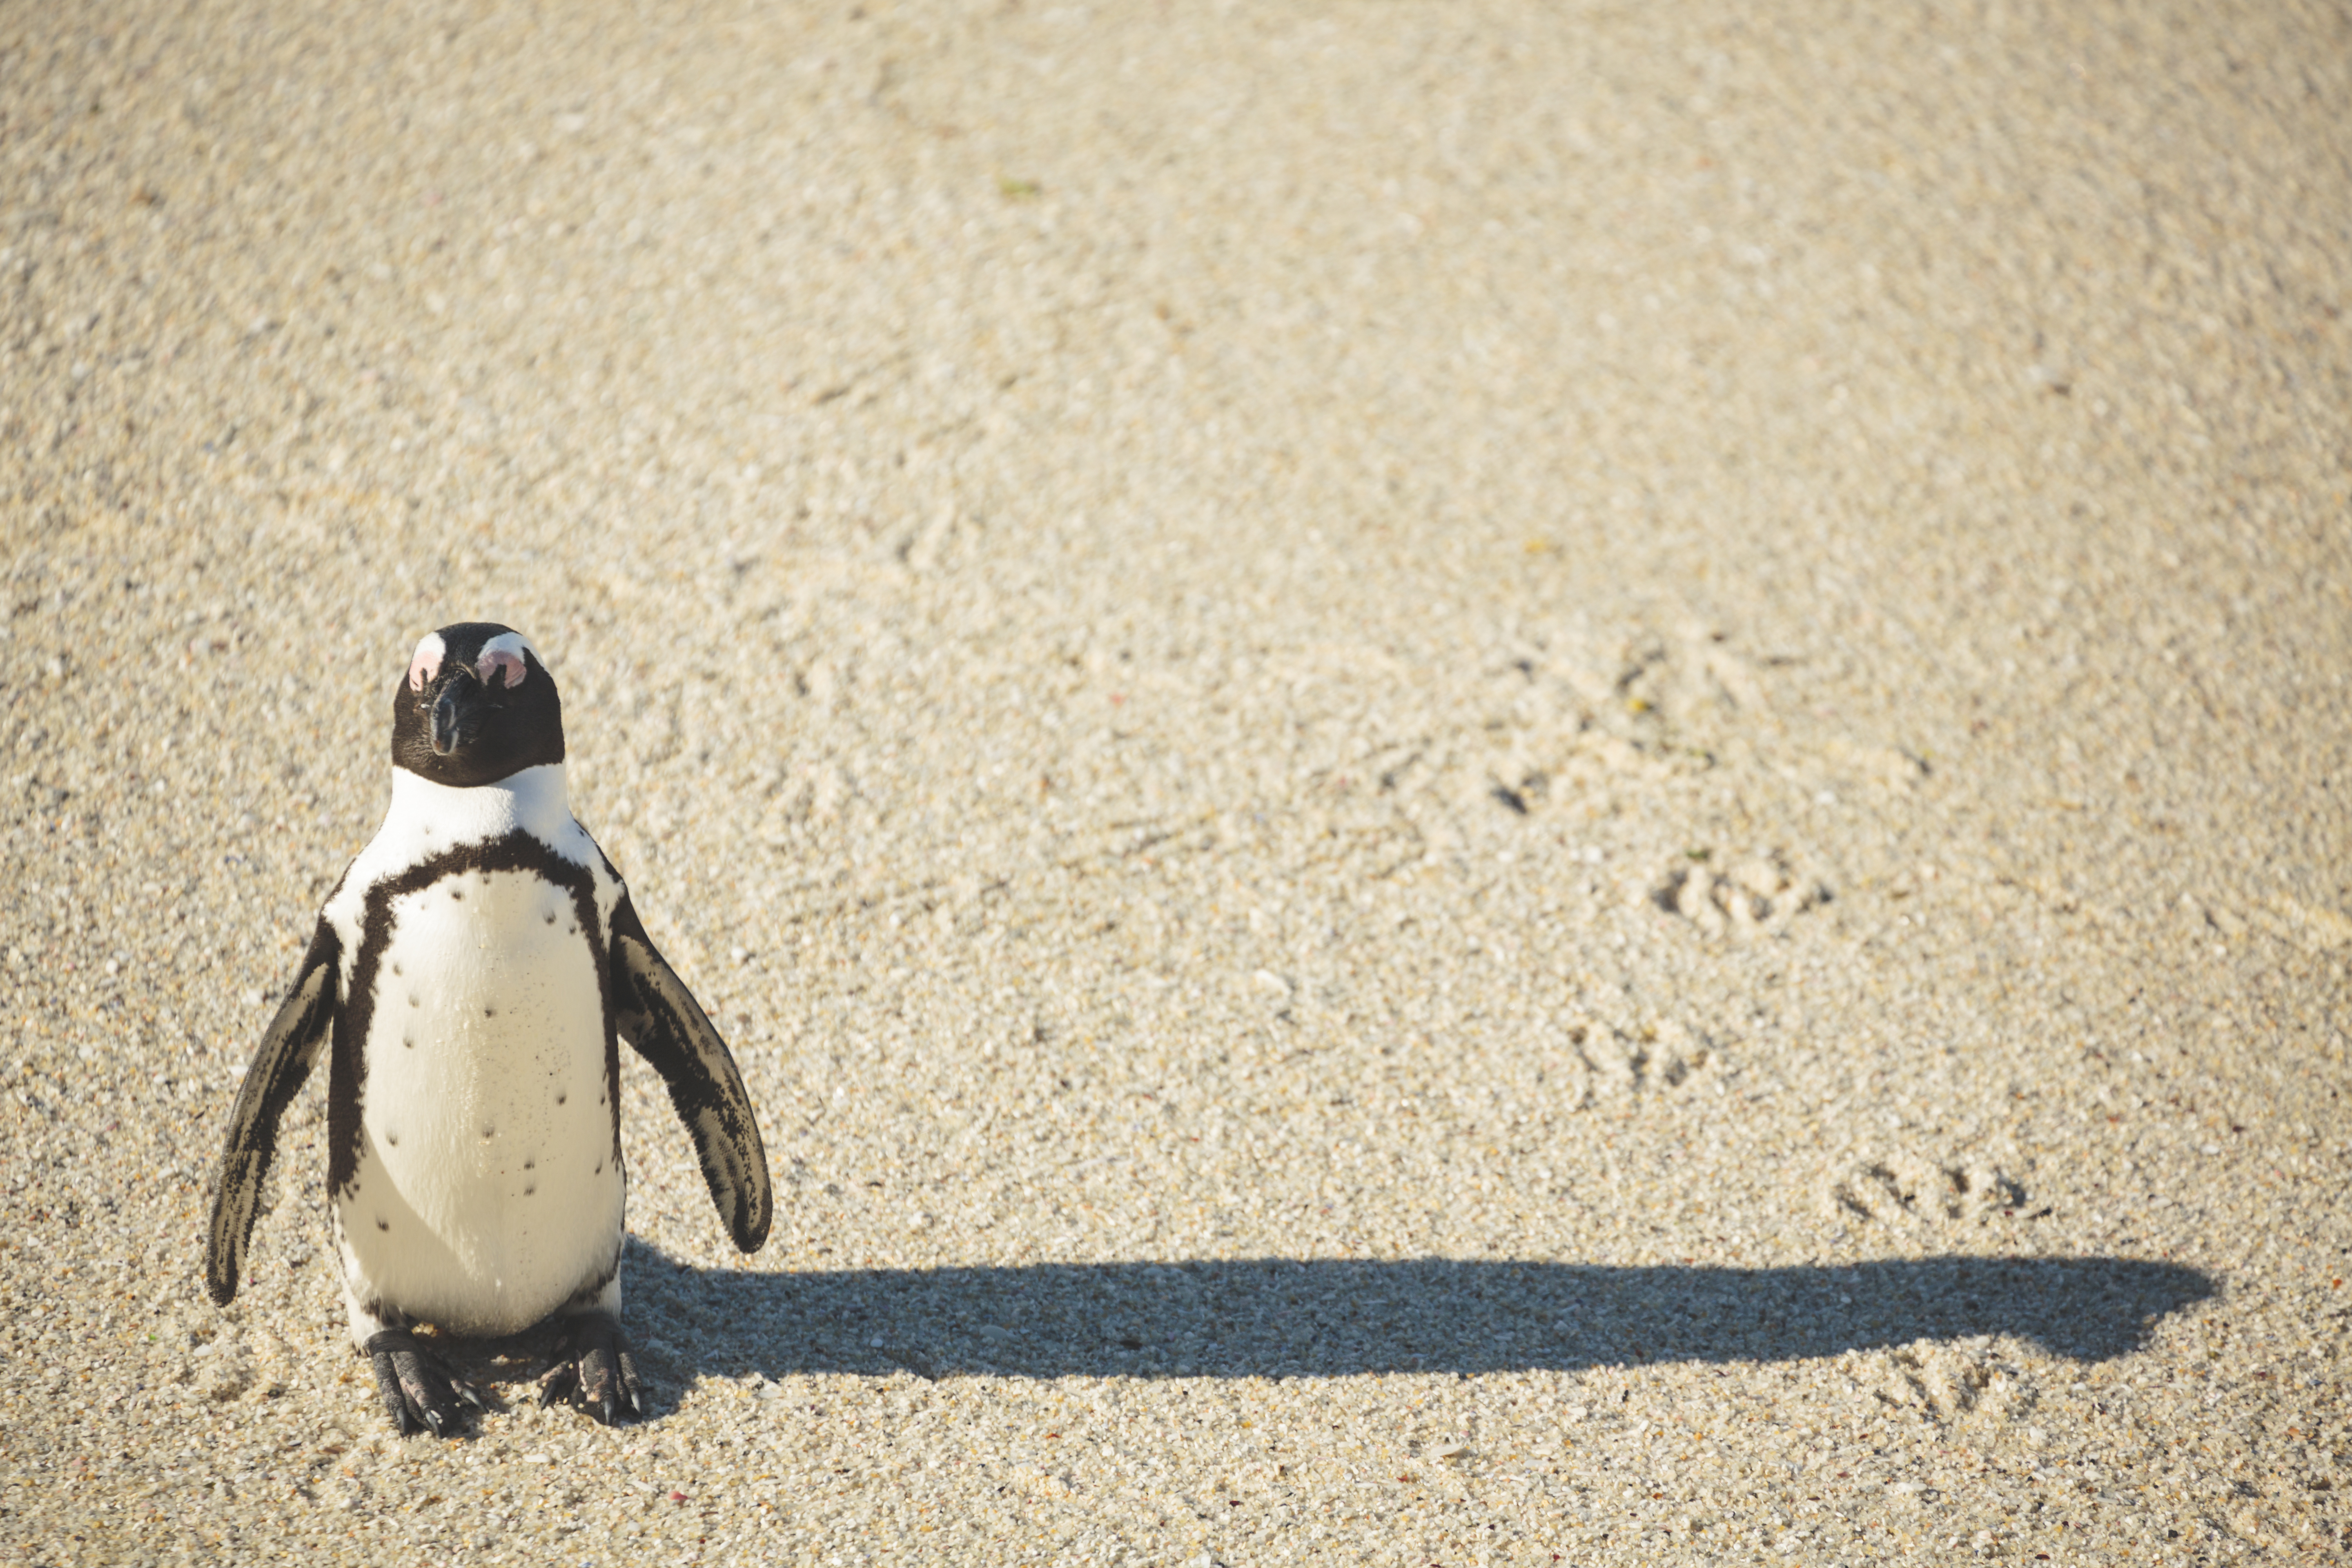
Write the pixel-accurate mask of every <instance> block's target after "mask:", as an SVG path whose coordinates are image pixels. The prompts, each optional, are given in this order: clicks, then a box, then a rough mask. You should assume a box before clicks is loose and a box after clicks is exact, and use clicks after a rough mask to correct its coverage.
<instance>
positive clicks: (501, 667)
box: [392, 621, 563, 788]
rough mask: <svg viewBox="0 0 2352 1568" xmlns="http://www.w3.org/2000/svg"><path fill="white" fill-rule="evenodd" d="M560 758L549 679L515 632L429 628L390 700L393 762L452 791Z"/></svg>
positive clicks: (559, 707) (486, 625)
mask: <svg viewBox="0 0 2352 1568" xmlns="http://www.w3.org/2000/svg"><path fill="white" fill-rule="evenodd" d="M562 760H563V702H562V699H561V698H559V697H558V696H556V694H555V678H554V677H553V676H551V675H550V674H548V673H547V666H545V665H543V664H541V662H540V660H539V654H538V652H537V651H536V650H535V649H533V648H532V647H531V646H530V643H528V642H526V641H525V640H523V635H522V634H521V633H520V632H518V631H515V630H512V629H511V628H509V627H507V626H498V625H496V624H494V623H492V622H489V621H460V622H459V623H458V624H457V625H456V626H443V627H442V628H441V629H440V630H439V631H437V632H428V633H426V634H425V638H424V640H423V641H421V642H419V643H418V644H417V645H416V651H415V653H414V654H413V655H411V656H410V657H409V660H408V674H407V675H406V676H405V677H404V679H402V680H401V683H400V686H399V689H396V690H395V691H394V692H393V694H392V763H393V766H394V767H397V768H405V769H407V770H408V771H409V772H410V773H415V774H417V775H418V776H420V777H422V778H428V779H431V780H432V781H433V782H434V783H435V784H453V785H456V786H457V787H459V788H467V787H470V786H471V785H474V784H496V783H498V781H499V780H500V779H503V778H507V777H509V776H511V775H512V774H515V773H520V772H522V770H523V769H525V768H534V767H537V766H539V765H540V764H541V763H560V762H562Z"/></svg>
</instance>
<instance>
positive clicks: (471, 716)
mask: <svg viewBox="0 0 2352 1568" xmlns="http://www.w3.org/2000/svg"><path fill="white" fill-rule="evenodd" d="M470 695H471V692H470V691H469V689H468V688H467V683H466V682H465V681H462V680H453V681H451V682H450V683H449V684H448V685H446V686H445V687H443V688H442V689H441V695H440V696H439V697H437V698H436V699H435V700H434V702H433V754H434V755H435V756H436V757H446V756H447V755H448V754H449V753H450V752H454V751H456V750H457V748H458V747H460V746H462V745H464V744H466V742H468V741H471V740H472V739H473V738H474V734H475V732H476V731H478V730H479V729H480V728H481V715H480V713H479V711H478V710H477V709H476V707H475V705H474V704H473V703H472V702H470V701H468V700H467V698H468V697H469V696H470Z"/></svg>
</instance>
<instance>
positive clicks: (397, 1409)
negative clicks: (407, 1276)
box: [366, 1329, 490, 1437]
mask: <svg viewBox="0 0 2352 1568" xmlns="http://www.w3.org/2000/svg"><path fill="white" fill-rule="evenodd" d="M366 1350H367V1357H368V1360H369V1362H370V1363H373V1366H374V1368H375V1391H376V1393H377V1394H379V1395H381V1396H382V1397H383V1408H384V1413H385V1414H386V1415H390V1416H391V1417H392V1426H393V1430H394V1431H396V1432H398V1433H399V1434H400V1435H401V1436H404V1437H405V1436H408V1435H409V1434H410V1433H411V1432H430V1433H432V1434H433V1435H434V1436H436V1437H454V1436H457V1435H458V1434H459V1433H461V1432H463V1431H464V1430H465V1422H466V1411H465V1408H464V1407H465V1406H467V1405H471V1406H472V1407H473V1408H474V1409H476V1410H488V1408H489V1407H490V1405H489V1401H488V1400H487V1399H485V1398H484V1397H483V1396H482V1391H481V1390H480V1389H478V1388H476V1387H475V1386H474V1385H473V1384H470V1383H468V1382H467V1381H466V1380H465V1379H464V1378H462V1377H460V1376H458V1375H457V1373H454V1372H452V1371H450V1370H449V1368H448V1365H447V1364H446V1363H444V1362H443V1361H442V1359H441V1358H440V1357H439V1356H437V1355H436V1354H434V1353H433V1352H431V1351H429V1350H426V1349H425V1347H424V1346H423V1345H421V1344H419V1343H418V1342H417V1341H416V1336H415V1335H414V1334H411V1333H409V1332H408V1331H405V1330H403V1329H386V1330H385V1331H383V1332H382V1333H380V1334H376V1335H373V1337H371V1338H370V1339H369V1341H368V1342H367V1346H366Z"/></svg>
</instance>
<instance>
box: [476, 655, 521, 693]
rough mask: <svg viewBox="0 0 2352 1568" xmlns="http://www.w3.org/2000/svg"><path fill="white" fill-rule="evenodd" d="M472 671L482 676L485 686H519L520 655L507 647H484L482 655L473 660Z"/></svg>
mask: <svg viewBox="0 0 2352 1568" xmlns="http://www.w3.org/2000/svg"><path fill="white" fill-rule="evenodd" d="M474 673H475V674H476V675H478V676H480V677H481V678H482V684H483V685H485V686H504V687H509V688H512V687H517V686H520V685H521V684H522V655H520V654H519V653H515V652H513V651H511V650H509V649H507V648H502V647H486V648H484V649H483V650H482V657H481V658H478V659H476V660H475V661H474Z"/></svg>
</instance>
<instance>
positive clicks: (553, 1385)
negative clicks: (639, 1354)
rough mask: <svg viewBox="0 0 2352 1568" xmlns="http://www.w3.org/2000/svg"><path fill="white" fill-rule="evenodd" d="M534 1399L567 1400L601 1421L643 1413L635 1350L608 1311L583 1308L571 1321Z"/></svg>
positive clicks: (613, 1422) (627, 1418) (609, 1422)
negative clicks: (561, 1344)
mask: <svg viewBox="0 0 2352 1568" xmlns="http://www.w3.org/2000/svg"><path fill="white" fill-rule="evenodd" d="M539 1402H540V1404H541V1405H554V1404H557V1403H558V1402H568V1403H570V1404H572V1405H578V1406H579V1407H580V1408H581V1409H583V1410H585V1411H586V1412H587V1413H588V1414H589V1415H593V1416H594V1417H595V1418H596V1419H597V1420H598V1421H600V1422H602V1423H604V1425H605V1426H619V1425H620V1424H621V1423H622V1422H624V1421H634V1420H636V1419H637V1418H639V1417H640V1416H642V1415H645V1384H643V1383H642V1382H641V1381H640V1380H639V1379H638V1377H637V1358H636V1353H635V1352H634V1351H632V1350H631V1349H630V1348H629V1339H628V1336H627V1335H626V1334H624V1333H623V1332H621V1325H620V1324H619V1323H618V1322H617V1321H614V1318H613V1316H612V1314H610V1313H608V1312H583V1313H582V1314H581V1315H580V1316H579V1317H576V1318H574V1319H572V1321H571V1323H570V1324H569V1325H568V1326H567V1327H566V1329H565V1331H564V1342H563V1348H562V1350H561V1351H559V1352H557V1354H556V1361H555V1365H554V1366H553V1367H551V1368H550V1369H549V1371H548V1373H547V1375H546V1376H545V1377H543V1378H541V1379H540V1383H539Z"/></svg>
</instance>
